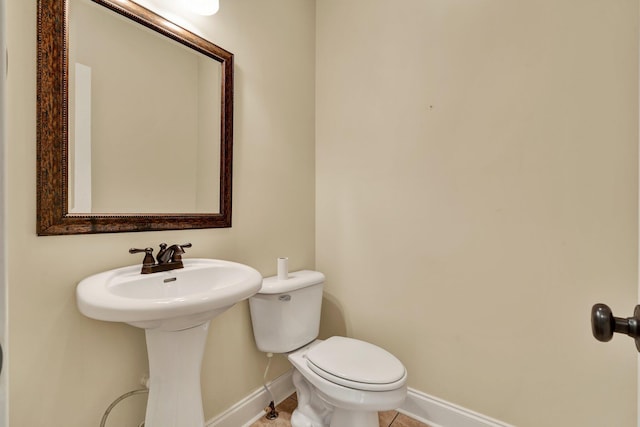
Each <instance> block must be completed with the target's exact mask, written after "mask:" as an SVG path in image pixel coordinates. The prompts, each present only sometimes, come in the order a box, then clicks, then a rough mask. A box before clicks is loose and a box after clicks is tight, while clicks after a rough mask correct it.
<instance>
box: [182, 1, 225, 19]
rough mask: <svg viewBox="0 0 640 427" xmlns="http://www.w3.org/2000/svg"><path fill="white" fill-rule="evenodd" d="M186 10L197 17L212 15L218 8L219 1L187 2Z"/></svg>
mask: <svg viewBox="0 0 640 427" xmlns="http://www.w3.org/2000/svg"><path fill="white" fill-rule="evenodd" d="M187 8H189V10H191V11H192V12H194V13H197V14H198V15H213V14H215V13H216V12H217V11H218V9H219V8H220V1H219V0H189V1H187Z"/></svg>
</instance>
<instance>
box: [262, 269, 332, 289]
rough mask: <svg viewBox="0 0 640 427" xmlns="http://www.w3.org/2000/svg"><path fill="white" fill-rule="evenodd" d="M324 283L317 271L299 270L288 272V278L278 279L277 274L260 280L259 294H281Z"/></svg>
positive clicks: (322, 275)
mask: <svg viewBox="0 0 640 427" xmlns="http://www.w3.org/2000/svg"><path fill="white" fill-rule="evenodd" d="M321 283H324V274H322V273H320V272H319V271H312V270H300V271H294V272H290V273H289V278H288V279H285V280H278V276H271V277H267V278H265V279H263V280H262V288H261V289H260V290H259V291H258V293H259V294H281V293H284V292H291V291H295V290H296V289H302V288H306V287H308V286H313V285H319V284H321Z"/></svg>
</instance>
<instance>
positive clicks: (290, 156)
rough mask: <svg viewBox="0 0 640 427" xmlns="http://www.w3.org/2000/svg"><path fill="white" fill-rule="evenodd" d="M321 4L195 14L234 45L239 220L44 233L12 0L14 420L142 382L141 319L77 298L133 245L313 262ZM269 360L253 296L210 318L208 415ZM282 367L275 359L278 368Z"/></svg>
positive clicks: (25, 422) (265, 263)
mask: <svg viewBox="0 0 640 427" xmlns="http://www.w3.org/2000/svg"><path fill="white" fill-rule="evenodd" d="M314 13H315V10H314V3H313V2H312V1H300V0H274V1H270V2H268V4H267V2H263V1H259V0H234V1H230V2H226V3H225V7H224V8H223V10H221V11H220V13H219V14H218V15H215V16H214V17H210V18H199V19H200V24H201V25H203V26H205V25H206V27H207V28H210V30H209V32H208V33H206V34H205V35H206V36H207V37H208V38H210V39H212V40H213V41H215V42H216V43H218V44H219V45H221V46H222V47H224V48H226V49H228V50H230V51H231V52H233V53H234V54H235V55H236V56H235V61H236V69H235V77H236V81H235V82H236V92H235V94H236V98H235V101H236V104H235V141H234V142H235V149H234V154H235V159H234V183H233V184H234V194H233V208H234V215H233V227H232V228H230V229H220V230H198V231H175V232H153V233H125V234H106V235H89V236H60V237H37V236H36V233H35V224H36V216H35V215H36V214H35V212H36V198H35V177H36V171H35V164H36V116H35V111H36V104H35V102H36V50H35V49H36V1H35V0H9V2H8V10H7V26H8V34H7V36H8V50H9V56H10V59H9V62H10V65H9V75H8V84H7V86H8V108H7V112H8V120H7V122H8V145H9V146H8V160H7V161H8V165H9V170H8V186H9V194H8V197H9V199H8V228H9V240H8V247H9V252H10V253H9V259H8V263H9V267H8V268H9V299H10V310H9V325H10V326H9V334H10V342H9V357H10V365H9V376H10V389H9V391H10V423H11V425H12V426H45V425H46V426H51V427H56V426H60V427H62V426H64V427H69V426H73V427H76V426H78V427H80V426H83V427H84V426H96V425H98V424H99V422H100V418H101V416H102V413H103V412H104V410H105V409H106V407H107V406H108V405H109V403H111V401H113V400H114V398H116V397H117V396H118V395H120V394H122V393H124V392H126V391H129V390H132V389H134V388H138V387H139V384H138V381H139V378H140V377H141V376H142V375H143V373H145V372H146V370H147V362H146V350H145V344H144V335H143V332H142V331H141V330H138V329H135V328H133V327H130V326H127V325H120V324H109V323H105V322H99V321H93V320H90V319H87V318H84V317H83V316H82V315H81V314H80V313H79V312H78V311H77V309H76V303H75V286H76V284H77V282H78V281H79V280H80V279H82V278H83V277H85V276H87V275H90V274H92V273H95V272H99V271H101V270H105V269H109V268H114V267H118V266H123V265H129V264H134V263H136V262H139V261H140V259H138V258H137V257H134V256H130V255H129V254H128V252H127V250H128V248H130V247H140V246H141V247H144V246H157V245H158V244H159V243H160V242H162V241H167V242H169V243H173V242H183V241H190V242H192V243H193V248H192V249H190V250H189V252H188V256H190V257H215V258H223V259H229V260H234V261H239V262H244V263H247V264H249V265H251V266H253V267H255V268H257V269H258V270H259V271H260V272H261V273H262V274H264V275H271V274H274V273H275V264H276V257H277V256H289V257H290V262H291V265H292V268H313V267H314V250H315V248H314V220H315V219H314V216H315V215H314V103H313V99H314V94H313V91H314V86H313V84H314V83H313V82H314V80H313V79H314V70H313V67H314ZM265 363H266V360H265V358H264V356H263V355H262V354H260V353H259V352H258V351H257V349H256V348H255V344H254V343H253V337H252V335H251V327H250V320H249V313H248V306H247V304H246V303H242V304H239V305H237V306H236V307H235V308H233V309H231V310H230V311H228V312H226V313H224V314H223V315H222V316H220V317H219V318H217V319H215V320H214V321H213V322H212V327H211V332H210V335H209V341H208V345H207V349H206V353H205V361H204V366H203V377H202V379H203V389H204V406H205V416H206V418H210V417H212V416H214V415H215V414H217V413H219V412H220V411H222V410H224V409H226V408H228V407H229V406H231V405H232V404H233V403H235V402H237V401H238V400H240V399H241V398H243V397H245V396H247V395H248V394H249V393H250V392H252V391H253V390H255V389H257V388H259V387H260V386H261V382H262V373H263V370H264V367H265ZM286 368H287V365H286V363H285V362H284V361H283V360H282V359H278V363H275V364H274V369H273V371H272V373H273V375H274V376H275V375H278V374H279V373H282V372H283V371H284V370H285V369H286ZM137 406H139V405H137ZM123 410H124V409H123ZM119 411H121V409H118V411H117V412H119ZM114 416H115V415H114ZM126 419H127V422H128V425H134V423H136V424H135V425H137V422H139V421H140V420H141V418H136V417H133V416H132V415H131V416H129V417H128V418H126ZM111 421H112V420H110V423H109V424H110V425H114V426H115V425H125V424H124V423H121V424H118V423H116V422H115V421H114V423H113V424H111Z"/></svg>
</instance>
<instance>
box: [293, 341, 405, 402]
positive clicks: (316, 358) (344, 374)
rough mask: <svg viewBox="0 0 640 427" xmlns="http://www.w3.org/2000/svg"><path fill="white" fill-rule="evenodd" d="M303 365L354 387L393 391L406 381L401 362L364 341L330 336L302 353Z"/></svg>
mask: <svg viewBox="0 0 640 427" xmlns="http://www.w3.org/2000/svg"><path fill="white" fill-rule="evenodd" d="M306 357H307V366H309V368H310V369H311V370H312V371H313V372H315V373H316V374H318V375H319V376H321V377H322V378H324V379H326V380H328V381H331V382H333V383H336V384H340V385H343V386H345V387H351V388H355V389H358V390H374V391H384V390H394V389H396V388H399V387H401V386H402V385H404V383H405V382H406V378H407V371H406V369H405V368H404V365H403V364H402V362H400V361H399V360H398V359H397V358H396V357H395V356H394V355H393V354H391V353H389V352H388V351H386V350H384V349H382V348H380V347H378V346H375V345H373V344H370V343H368V342H364V341H360V340H356V339H353V338H345V337H331V338H329V339H327V340H325V341H323V342H321V343H319V344H318V345H316V346H314V347H312V348H311V349H310V350H309V351H308V352H307V354H306Z"/></svg>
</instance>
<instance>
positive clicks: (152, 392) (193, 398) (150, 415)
mask: <svg viewBox="0 0 640 427" xmlns="http://www.w3.org/2000/svg"><path fill="white" fill-rule="evenodd" d="M209 323H210V322H206V323H204V324H202V325H199V326H196V327H193V328H189V329H184V330H182V331H164V330H161V329H146V330H145V335H146V337H147V353H148V355H149V399H148V402H147V413H146V416H145V424H144V425H145V427H203V426H204V411H203V409H202V393H201V389H200V369H201V367H202V357H203V355H204V347H205V343H206V340H207V331H208V329H209Z"/></svg>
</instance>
